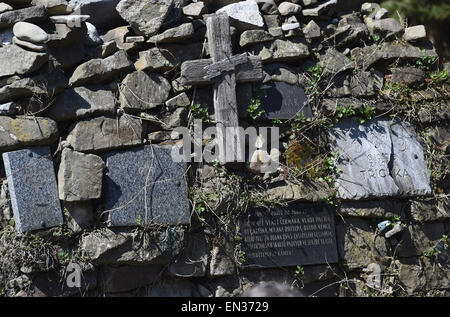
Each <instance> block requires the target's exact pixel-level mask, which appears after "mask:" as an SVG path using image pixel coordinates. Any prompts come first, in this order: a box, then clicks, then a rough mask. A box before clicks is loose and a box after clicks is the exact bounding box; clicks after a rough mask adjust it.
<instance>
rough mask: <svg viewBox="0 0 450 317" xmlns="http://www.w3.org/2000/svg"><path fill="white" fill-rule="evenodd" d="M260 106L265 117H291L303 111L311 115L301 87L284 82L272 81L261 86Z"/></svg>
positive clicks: (306, 114) (307, 115) (308, 115)
mask: <svg viewBox="0 0 450 317" xmlns="http://www.w3.org/2000/svg"><path fill="white" fill-rule="evenodd" d="M261 92H262V96H261V108H262V109H263V110H264V111H265V117H266V118H267V119H270V120H272V119H291V118H294V117H295V116H296V115H297V114H300V113H302V112H303V114H304V115H305V116H306V117H312V111H311V107H310V106H309V104H308V98H307V97H306V94H305V92H304V91H303V89H302V88H301V87H299V86H297V85H290V84H287V83H284V82H273V83H269V84H266V85H264V86H262V87H261Z"/></svg>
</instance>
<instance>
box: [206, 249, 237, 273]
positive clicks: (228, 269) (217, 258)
mask: <svg viewBox="0 0 450 317" xmlns="http://www.w3.org/2000/svg"><path fill="white" fill-rule="evenodd" d="M234 271H235V264H234V259H233V258H231V257H230V255H229V254H227V252H225V251H224V250H222V249H221V248H219V247H217V246H216V247H214V248H213V249H212V251H211V261H210V263H209V275H210V276H216V277H217V276H226V275H233V274H234Z"/></svg>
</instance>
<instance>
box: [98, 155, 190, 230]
mask: <svg viewBox="0 0 450 317" xmlns="http://www.w3.org/2000/svg"><path fill="white" fill-rule="evenodd" d="M171 151H172V147H171V146H166V147H161V146H144V147H139V148H133V149H129V150H127V151H120V152H119V151H117V152H110V153H107V154H105V155H104V156H103V159H104V161H105V162H106V166H107V171H106V176H105V183H104V195H103V196H104V205H105V210H106V211H107V212H108V215H109V216H108V225H109V226H112V227H126V226H137V225H138V224H144V223H156V224H165V225H179V224H189V223H190V212H189V201H188V191H187V184H186V181H185V179H184V174H185V172H186V163H184V162H182V163H175V162H174V161H173V159H172V157H171Z"/></svg>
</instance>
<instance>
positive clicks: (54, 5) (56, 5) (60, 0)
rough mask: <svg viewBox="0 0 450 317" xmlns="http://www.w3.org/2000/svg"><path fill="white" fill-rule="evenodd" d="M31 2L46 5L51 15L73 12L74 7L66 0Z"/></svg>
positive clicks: (37, 0)
mask: <svg viewBox="0 0 450 317" xmlns="http://www.w3.org/2000/svg"><path fill="white" fill-rule="evenodd" d="M31 3H32V4H33V5H41V6H44V7H45V10H46V11H47V14H48V15H49V16H52V15H60V14H68V13H71V12H72V8H71V7H69V6H68V5H69V4H68V2H67V1H66V0H33V1H31Z"/></svg>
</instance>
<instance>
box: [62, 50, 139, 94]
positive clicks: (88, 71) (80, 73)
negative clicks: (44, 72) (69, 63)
mask: <svg viewBox="0 0 450 317" xmlns="http://www.w3.org/2000/svg"><path fill="white" fill-rule="evenodd" d="M132 67H133V64H132V62H131V60H130V58H129V57H128V54H127V53H125V52H124V51H119V52H117V53H115V54H114V55H112V56H110V57H107V58H105V59H93V60H90V61H88V62H86V63H84V64H81V65H80V66H78V67H77V68H76V69H75V71H74V72H73V74H72V77H71V78H70V80H69V85H71V86H81V85H84V84H89V83H95V84H98V83H103V82H106V81H109V80H111V79H112V78H113V77H114V76H116V75H118V74H120V73H121V72H124V71H127V70H130V69H131V68H132Z"/></svg>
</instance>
